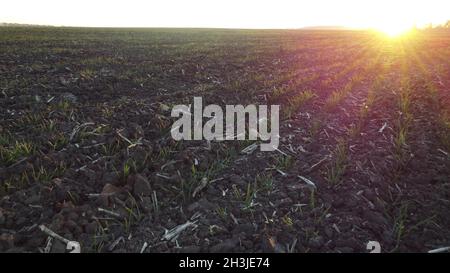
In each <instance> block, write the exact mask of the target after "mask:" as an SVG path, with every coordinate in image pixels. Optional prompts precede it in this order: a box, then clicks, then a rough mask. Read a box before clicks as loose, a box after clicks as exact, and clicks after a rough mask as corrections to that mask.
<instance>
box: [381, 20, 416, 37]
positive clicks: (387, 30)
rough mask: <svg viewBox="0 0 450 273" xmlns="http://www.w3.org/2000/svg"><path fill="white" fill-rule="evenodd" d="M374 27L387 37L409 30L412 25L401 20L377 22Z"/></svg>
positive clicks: (397, 35)
mask: <svg viewBox="0 0 450 273" xmlns="http://www.w3.org/2000/svg"><path fill="white" fill-rule="evenodd" d="M375 29H376V30H378V31H380V32H382V33H384V34H386V35H387V36H389V37H392V38H395V37H399V36H402V35H404V34H407V33H408V32H410V31H411V30H412V29H413V25H412V24H406V23H401V22H391V23H384V24H379V25H378V26H376V27H375Z"/></svg>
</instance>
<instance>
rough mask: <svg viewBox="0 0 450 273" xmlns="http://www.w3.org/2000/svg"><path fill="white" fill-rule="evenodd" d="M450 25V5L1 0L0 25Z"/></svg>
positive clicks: (354, 0)
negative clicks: (4, 23) (446, 23)
mask: <svg viewBox="0 0 450 273" xmlns="http://www.w3.org/2000/svg"><path fill="white" fill-rule="evenodd" d="M447 20H450V0H370V1H369V0H147V1H145V0H126V1H124V0H0V22H8V23H26V24H44V25H58V26H60V25H64V26H106V27H224V28H299V27H304V26H318V25H320V26H324V25H340V26H348V27H357V28H365V27H372V28H387V27H389V26H397V27H404V26H413V25H414V24H417V25H418V26H421V25H423V24H426V23H430V22H432V23H442V22H445V21H447Z"/></svg>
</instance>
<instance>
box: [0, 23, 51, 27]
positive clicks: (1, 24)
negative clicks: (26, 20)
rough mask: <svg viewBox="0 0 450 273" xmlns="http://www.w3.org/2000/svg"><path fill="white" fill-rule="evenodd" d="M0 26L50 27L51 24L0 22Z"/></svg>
mask: <svg viewBox="0 0 450 273" xmlns="http://www.w3.org/2000/svg"><path fill="white" fill-rule="evenodd" d="M0 27H51V26H49V25H33V24H18V23H5V22H0Z"/></svg>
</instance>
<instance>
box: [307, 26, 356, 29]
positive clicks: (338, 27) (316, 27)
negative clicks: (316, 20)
mask: <svg viewBox="0 0 450 273" xmlns="http://www.w3.org/2000/svg"><path fill="white" fill-rule="evenodd" d="M302 29H323V30H350V29H352V28H349V27H344V26H309V27H304V28H302Z"/></svg>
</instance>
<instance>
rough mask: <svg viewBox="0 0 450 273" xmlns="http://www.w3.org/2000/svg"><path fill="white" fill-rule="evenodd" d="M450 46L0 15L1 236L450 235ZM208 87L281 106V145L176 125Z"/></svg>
mask: <svg viewBox="0 0 450 273" xmlns="http://www.w3.org/2000/svg"><path fill="white" fill-rule="evenodd" d="M449 60H450V33H449V32H448V31H428V32H417V33H415V34H414V36H408V37H404V38H401V39H400V38H398V39H388V38H386V37H383V36H381V35H378V34H375V33H371V32H363V31H361V32H359V31H313V30H308V31H300V30H298V31H294V30H289V31H288V30H285V31H283V30H201V29H191V30H186V29H77V28H20V27H17V28H16V27H8V28H7V27H4V28H0V105H1V107H0V117H1V118H0V251H14V252H18V251H32V252H38V251H43V249H44V247H45V246H46V239H47V235H46V234H45V233H43V232H41V231H40V230H39V228H38V225H40V224H44V225H46V226H47V227H48V228H50V229H51V230H53V231H54V232H56V233H58V234H60V235H61V236H63V237H65V238H67V239H70V240H76V241H79V242H80V243H81V245H82V251H83V252H111V251H113V252H139V251H140V250H141V248H142V246H143V244H144V243H147V244H148V247H147V248H146V251H147V252H224V251H226V252H366V244H367V242H368V241H379V242H380V243H381V247H382V251H383V252H405V251H406V252H412V251H427V250H430V249H433V248H437V247H442V246H448V245H449V244H450V229H449V227H450V213H449V211H450V196H449V193H450V154H449V153H450V92H449V86H450V70H449V69H450V63H449ZM194 96H202V97H203V101H204V105H205V104H212V103H216V104H219V105H225V104H280V105H281V117H282V121H281V127H280V129H281V142H280V147H279V149H280V150H279V151H275V152H260V151H259V149H256V150H253V151H251V149H246V150H245V151H248V150H250V152H248V153H242V150H244V149H245V148H246V147H249V146H250V145H254V144H258V143H257V142H252V141H233V142H212V143H206V142H204V141H182V142H175V141H173V140H172V138H171V135H170V126H171V125H172V123H173V121H174V119H172V118H171V117H170V110H171V108H172V106H173V105H176V104H190V103H192V102H193V97H194ZM251 147H252V146H251ZM180 225H181V226H180ZM176 227H178V229H174V230H171V229H173V228H176ZM64 248H65V246H64V245H62V244H61V243H58V242H54V243H53V246H52V248H51V251H54V252H58V251H63V250H64Z"/></svg>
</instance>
